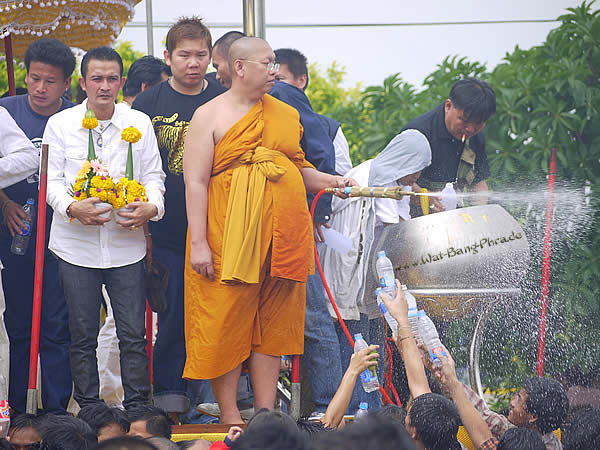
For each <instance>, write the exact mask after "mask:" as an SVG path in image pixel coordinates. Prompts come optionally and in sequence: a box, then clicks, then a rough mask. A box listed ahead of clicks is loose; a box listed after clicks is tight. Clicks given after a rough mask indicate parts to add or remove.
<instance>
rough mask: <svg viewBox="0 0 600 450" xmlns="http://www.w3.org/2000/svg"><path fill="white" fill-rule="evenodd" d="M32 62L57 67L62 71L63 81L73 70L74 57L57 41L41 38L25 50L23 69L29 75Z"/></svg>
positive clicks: (68, 49)
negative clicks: (25, 69) (24, 68)
mask: <svg viewBox="0 0 600 450" xmlns="http://www.w3.org/2000/svg"><path fill="white" fill-rule="evenodd" d="M32 62H41V63H44V64H49V65H51V66H54V67H58V68H59V69H61V70H62V71H63V75H64V79H65V80H66V79H67V78H69V77H70V76H71V75H72V74H73V71H74V70H75V63H76V61H75V55H73V52H72V51H71V49H70V48H69V47H68V46H67V45H66V44H64V43H63V42H61V41H59V40H58V39H51V38H42V39H38V40H37V41H34V42H32V43H31V45H30V46H29V47H27V50H25V67H26V68H27V73H29V66H30V65H31V63H32Z"/></svg>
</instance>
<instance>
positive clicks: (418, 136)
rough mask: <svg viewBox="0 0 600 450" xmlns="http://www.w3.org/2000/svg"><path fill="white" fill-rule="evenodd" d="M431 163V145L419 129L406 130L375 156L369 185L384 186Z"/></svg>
mask: <svg viewBox="0 0 600 450" xmlns="http://www.w3.org/2000/svg"><path fill="white" fill-rule="evenodd" d="M430 164H431V147H430V146H429V141H428V140H427V138H426V137H425V136H424V135H423V134H422V133H421V132H420V131H418V130H404V131H403V132H402V133H400V134H398V135H397V136H396V137H395V138H394V139H392V140H391V142H390V143H389V144H388V145H387V146H386V147H385V148H384V149H383V151H382V152H381V153H379V155H377V156H376V157H375V159H374V160H373V162H372V163H371V170H370V171H369V186H384V185H386V184H389V183H392V182H394V181H396V180H399V179H400V178H402V177H405V176H406V175H410V174H413V173H416V172H418V171H419V170H423V169H424V168H425V167H427V166H429V165H430Z"/></svg>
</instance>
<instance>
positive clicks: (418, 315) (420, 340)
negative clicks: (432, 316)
mask: <svg viewBox="0 0 600 450" xmlns="http://www.w3.org/2000/svg"><path fill="white" fill-rule="evenodd" d="M426 315H427V314H426V313H425V311H423V310H422V309H419V310H418V311H417V328H418V329H419V331H418V333H419V334H418V335H417V336H415V339H416V340H417V345H421V344H424V343H425V342H424V341H423V336H421V317H423V316H426Z"/></svg>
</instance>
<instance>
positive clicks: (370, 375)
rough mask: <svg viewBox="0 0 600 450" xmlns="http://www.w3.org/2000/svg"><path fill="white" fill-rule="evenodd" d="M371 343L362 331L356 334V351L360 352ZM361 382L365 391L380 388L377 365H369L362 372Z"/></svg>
mask: <svg viewBox="0 0 600 450" xmlns="http://www.w3.org/2000/svg"><path fill="white" fill-rule="evenodd" d="M368 346H369V345H368V344H367V341H365V340H364V339H363V337H362V333H357V334H355V335H354V353H358V352H359V351H361V350H362V349H364V348H367V347H368ZM360 382H361V383H362V387H363V389H364V390H365V392H373V391H376V390H377V389H379V381H377V370H376V369H375V367H374V366H373V367H369V368H367V369H365V370H364V371H363V372H362V373H361V374H360Z"/></svg>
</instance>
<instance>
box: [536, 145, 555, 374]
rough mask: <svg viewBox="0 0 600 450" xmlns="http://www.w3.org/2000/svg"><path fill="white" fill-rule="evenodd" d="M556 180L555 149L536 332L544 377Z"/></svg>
mask: <svg viewBox="0 0 600 450" xmlns="http://www.w3.org/2000/svg"><path fill="white" fill-rule="evenodd" d="M555 179H556V149H555V148H553V149H552V152H551V153H550V171H549V174H548V200H547V203H546V225H545V226H544V255H543V258H542V298H541V301H540V327H539V330H538V352H537V364H536V370H537V373H538V375H540V376H542V375H544V347H545V345H546V317H547V314H548V291H549V284H550V255H551V253H552V213H553V210H554V181H555Z"/></svg>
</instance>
